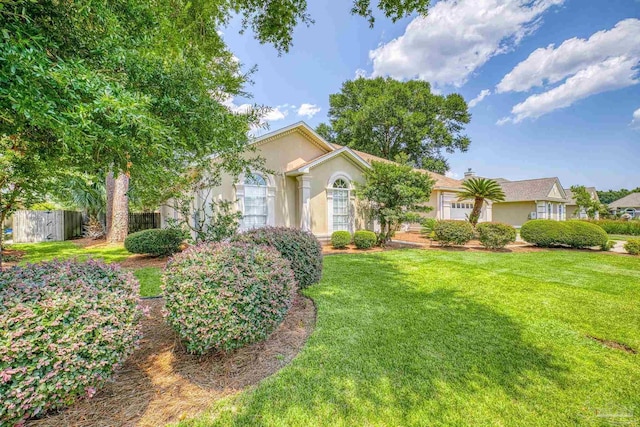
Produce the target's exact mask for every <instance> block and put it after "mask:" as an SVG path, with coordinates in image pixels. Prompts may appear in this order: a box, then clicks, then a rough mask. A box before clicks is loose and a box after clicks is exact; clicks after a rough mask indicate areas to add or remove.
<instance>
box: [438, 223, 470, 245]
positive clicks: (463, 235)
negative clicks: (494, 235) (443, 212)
mask: <svg viewBox="0 0 640 427" xmlns="http://www.w3.org/2000/svg"><path fill="white" fill-rule="evenodd" d="M433 234H434V240H436V241H438V242H440V244H441V245H442V246H451V245H464V244H466V243H468V242H469V241H470V240H471V239H473V238H474V237H475V233H474V230H473V225H471V223H469V222H467V221H454V220H441V221H438V222H437V223H436V225H435V227H434V228H433Z"/></svg>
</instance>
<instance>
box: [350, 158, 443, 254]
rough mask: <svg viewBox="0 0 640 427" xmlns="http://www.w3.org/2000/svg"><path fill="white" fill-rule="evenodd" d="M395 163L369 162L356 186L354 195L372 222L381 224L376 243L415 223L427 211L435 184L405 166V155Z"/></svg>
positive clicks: (427, 177)
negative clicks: (427, 204)
mask: <svg viewBox="0 0 640 427" xmlns="http://www.w3.org/2000/svg"><path fill="white" fill-rule="evenodd" d="M397 160H398V163H393V162H372V163H371V168H369V169H367V170H365V171H364V183H360V184H357V187H356V196H357V198H358V199H359V202H360V203H361V205H362V207H363V208H365V210H366V211H367V212H368V215H369V217H370V218H371V219H373V220H376V221H378V223H379V225H380V235H379V240H380V241H381V243H383V244H384V243H386V242H388V241H389V240H391V238H392V237H393V235H394V233H395V232H396V231H397V230H398V228H399V227H400V226H401V225H402V224H403V223H407V222H409V223H410V222H418V221H419V220H420V213H423V212H428V211H429V209H430V208H429V207H428V206H426V202H428V201H429V198H430V197H431V189H432V188H433V184H434V181H433V179H431V177H430V176H429V175H428V174H427V173H425V172H420V171H416V170H415V169H414V168H413V167H411V166H410V165H408V164H406V162H407V157H406V155H400V156H398V158H397Z"/></svg>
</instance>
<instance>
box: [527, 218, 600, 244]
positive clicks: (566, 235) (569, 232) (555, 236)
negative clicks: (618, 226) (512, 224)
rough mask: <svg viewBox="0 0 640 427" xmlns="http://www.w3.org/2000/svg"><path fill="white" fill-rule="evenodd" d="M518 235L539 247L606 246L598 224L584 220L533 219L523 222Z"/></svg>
mask: <svg viewBox="0 0 640 427" xmlns="http://www.w3.org/2000/svg"><path fill="white" fill-rule="evenodd" d="M520 236H521V237H522V239H523V240H525V241H526V242H528V243H531V244H534V245H536V246H541V247H552V246H569V247H572V248H589V247H594V246H600V247H601V248H606V247H607V243H608V241H609V236H608V235H607V233H606V232H605V231H604V230H603V229H602V228H601V227H599V226H597V225H595V224H591V223H589V222H586V221H580V220H572V221H553V220H548V219H534V220H531V221H527V222H525V223H524V225H523V226H522V228H521V229H520Z"/></svg>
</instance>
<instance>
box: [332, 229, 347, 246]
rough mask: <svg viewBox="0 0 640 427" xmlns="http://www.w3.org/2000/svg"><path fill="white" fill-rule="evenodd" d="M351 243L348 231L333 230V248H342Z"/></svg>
mask: <svg viewBox="0 0 640 427" xmlns="http://www.w3.org/2000/svg"><path fill="white" fill-rule="evenodd" d="M349 243H351V233H349V232H348V231H334V232H333V234H331V246H333V247H334V248H335V249H344V248H346V247H347V245H348V244H349Z"/></svg>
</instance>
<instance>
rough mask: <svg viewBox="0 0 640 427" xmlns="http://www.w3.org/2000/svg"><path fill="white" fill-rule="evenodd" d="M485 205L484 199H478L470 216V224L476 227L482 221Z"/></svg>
mask: <svg viewBox="0 0 640 427" xmlns="http://www.w3.org/2000/svg"><path fill="white" fill-rule="evenodd" d="M483 203H484V199H482V198H478V197H476V200H475V203H474V204H473V210H472V211H471V215H469V222H470V223H471V225H473V226H474V227H475V226H476V225H478V221H479V220H480V214H481V213H482V204H483Z"/></svg>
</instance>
